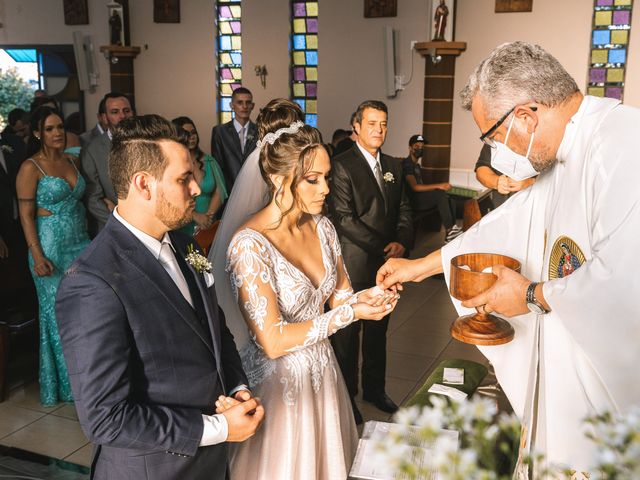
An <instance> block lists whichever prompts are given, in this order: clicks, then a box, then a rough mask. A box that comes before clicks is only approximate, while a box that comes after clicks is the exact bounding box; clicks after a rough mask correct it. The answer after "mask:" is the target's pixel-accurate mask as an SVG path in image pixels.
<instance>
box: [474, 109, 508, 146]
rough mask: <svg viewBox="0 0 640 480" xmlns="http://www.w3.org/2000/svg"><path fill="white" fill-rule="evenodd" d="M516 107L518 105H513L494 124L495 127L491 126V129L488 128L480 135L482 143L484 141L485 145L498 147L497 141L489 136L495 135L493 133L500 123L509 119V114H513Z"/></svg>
mask: <svg viewBox="0 0 640 480" xmlns="http://www.w3.org/2000/svg"><path fill="white" fill-rule="evenodd" d="M516 107H517V105H516V106H514V107H512V108H511V110H509V111H508V112H507V113H505V114H504V115H503V116H502V117H500V120H498V121H497V122H496V123H494V124H493V127H491V128H490V129H489V130H487V131H486V132H484V133H483V134H482V135H480V141H481V142H482V143H484V144H485V145H488V146H490V147H491V148H496V142H494V141H493V138H489V136H490V135H493V133H494V132H495V131H496V130H497V129H498V128H500V125H502V124H503V123H504V121H505V120H506V119H507V117H508V116H509V115H511V113H512V112H513V111H514V110H515V109H516Z"/></svg>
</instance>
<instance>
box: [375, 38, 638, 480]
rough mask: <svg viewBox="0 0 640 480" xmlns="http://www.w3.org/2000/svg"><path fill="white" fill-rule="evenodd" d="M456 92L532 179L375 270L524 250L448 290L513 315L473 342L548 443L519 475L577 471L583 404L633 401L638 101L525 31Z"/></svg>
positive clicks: (500, 150)
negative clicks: (491, 341)
mask: <svg viewBox="0 0 640 480" xmlns="http://www.w3.org/2000/svg"><path fill="white" fill-rule="evenodd" d="M461 97H462V103H463V106H464V108H465V109H467V110H471V112H472V114H473V117H474V120H475V121H476V123H477V125H478V127H479V128H480V130H481V132H483V135H482V137H481V140H483V141H484V142H485V143H487V144H489V145H490V146H491V147H492V164H493V165H494V166H499V167H500V168H502V169H503V173H505V174H507V175H510V176H512V175H513V174H515V175H516V176H520V177H521V178H526V177H527V176H530V175H532V174H537V173H538V172H539V176H538V179H537V181H536V182H535V183H534V185H533V186H532V187H531V188H529V189H527V190H524V191H521V192H519V193H518V194H517V195H515V196H513V197H512V198H510V199H509V200H508V201H507V202H506V203H505V204H504V205H503V206H501V207H500V208H498V209H496V210H494V211H493V212H491V213H489V214H488V215H487V216H485V217H484V218H482V220H481V221H480V222H478V223H477V224H476V225H474V226H473V227H472V228H470V229H469V230H468V231H467V232H465V233H464V234H463V235H462V236H460V237H458V238H456V239H455V240H454V241H452V242H451V243H449V244H447V245H446V246H444V247H443V248H442V249H441V250H439V251H437V252H434V253H432V254H431V255H429V256H427V257H425V258H422V259H419V260H413V261H412V260H405V259H393V260H390V261H389V262H387V263H386V264H385V265H384V266H383V267H382V268H381V269H380V271H379V272H378V283H379V284H381V283H384V285H385V286H391V285H392V284H400V283H402V282H406V281H419V280H422V279H424V278H426V277H427V276H430V275H433V274H436V273H439V272H443V271H444V274H445V278H446V279H447V282H448V281H449V272H450V260H451V258H453V257H454V256H456V255H459V254H462V253H472V252H473V253H475V252H478V253H480V252H487V253H499V254H503V255H508V256H510V257H513V258H516V259H518V260H519V261H520V262H521V263H522V270H521V274H519V273H516V272H514V271H512V270H508V269H506V268H504V267H500V266H497V267H494V269H493V272H494V273H495V274H496V275H497V276H498V281H497V282H496V284H495V285H494V286H493V287H492V288H491V289H489V290H487V291H486V292H485V293H483V294H481V295H479V296H478V297H476V298H474V299H471V300H469V301H467V302H464V303H463V304H461V303H460V302H459V301H457V300H455V299H452V300H453V302H454V304H455V306H456V308H457V310H458V312H459V313H460V314H467V313H471V312H473V308H477V309H478V310H479V311H481V310H485V311H486V312H495V313H496V314H499V315H500V316H502V317H503V318H508V319H509V321H510V323H511V324H512V325H513V327H514V329H515V338H514V340H513V341H512V342H510V343H508V344H506V345H501V346H487V347H479V348H480V350H481V351H482V353H483V354H484V355H485V356H486V357H487V358H488V359H489V360H490V361H491V363H492V364H493V366H494V368H495V370H496V374H497V377H498V380H499V381H500V384H501V385H502V387H503V389H504V391H505V393H506V394H507V396H508V398H509V400H510V402H511V405H512V406H513V408H514V411H515V412H516V414H517V415H518V416H519V417H520V419H521V421H522V425H523V436H522V439H521V447H522V452H530V453H534V452H535V453H542V454H544V456H545V461H544V462H542V464H541V465H537V466H536V467H534V470H533V471H527V467H526V466H524V465H520V466H519V468H518V471H517V472H516V473H515V474H514V476H515V477H517V478H527V477H528V476H531V477H533V478H537V477H538V476H539V475H540V473H539V472H541V469H542V468H544V467H545V466H549V467H557V466H561V467H566V468H569V469H572V470H575V475H574V477H575V478H583V476H584V477H586V475H587V474H588V472H589V467H590V466H591V465H593V464H594V460H595V457H596V447H595V444H594V443H592V442H591V441H590V440H589V439H587V437H586V436H585V433H586V432H587V431H588V430H589V426H588V425H586V424H585V423H584V419H585V417H587V416H590V415H593V414H595V413H597V412H602V411H606V410H608V411H611V412H613V413H624V412H627V411H628V409H629V407H631V406H632V405H634V404H636V405H637V404H640V385H639V382H638V373H637V370H638V368H639V366H640V252H639V251H638V250H639V249H638V245H639V243H638V237H640V110H639V109H637V108H632V107H628V106H625V105H622V104H621V103H620V102H619V101H618V100H614V99H608V98H598V97H591V96H583V95H582V94H581V93H580V91H579V89H578V87H577V85H576V83H575V81H574V80H573V79H572V78H571V77H570V75H569V74H568V73H567V72H566V71H565V70H564V68H563V67H562V66H561V65H560V64H559V63H558V61H557V60H556V59H555V58H554V57H552V56H551V55H550V54H548V53H547V52H545V51H544V50H543V49H541V48H540V47H538V46H534V45H530V44H527V43H524V42H514V43H511V44H505V45H502V46H500V47H498V48H496V49H495V50H494V51H493V52H492V53H491V55H490V56H489V57H488V58H487V59H485V60H484V61H483V62H482V63H481V64H480V65H479V66H478V67H477V69H476V71H475V72H474V73H473V74H472V76H471V77H470V79H469V81H468V83H467V86H466V87H465V89H464V90H463V91H462V93H461ZM505 169H506V170H509V171H504V170H505ZM545 463H546V465H545ZM536 472H537V473H536Z"/></svg>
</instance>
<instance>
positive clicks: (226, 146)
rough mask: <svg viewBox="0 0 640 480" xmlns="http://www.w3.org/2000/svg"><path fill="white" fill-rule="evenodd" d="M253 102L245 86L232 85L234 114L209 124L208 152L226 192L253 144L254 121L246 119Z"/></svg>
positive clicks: (255, 137) (254, 145) (256, 134)
mask: <svg viewBox="0 0 640 480" xmlns="http://www.w3.org/2000/svg"><path fill="white" fill-rule="evenodd" d="M254 106H255V104H254V103H253V95H252V94H251V92H250V91H249V89H248V88H244V87H240V88H236V89H235V90H234V91H233V95H232V96H231V110H233V113H235V118H234V119H233V120H231V121H230V122H227V123H224V124H222V125H218V126H215V127H213V130H212V131H211V154H212V155H213V156H214V158H215V159H216V160H217V161H218V163H219V164H220V167H221V168H222V173H223V174H224V181H225V183H226V184H227V190H228V191H229V192H230V191H231V188H232V187H233V184H234V182H235V181H236V177H237V176H238V173H239V172H240V169H241V168H242V165H243V164H244V161H245V160H246V159H247V157H248V156H249V154H250V153H251V152H252V151H253V150H254V149H255V148H256V142H257V141H258V131H257V129H256V124H255V123H253V122H252V121H251V119H250V117H251V112H252V111H253V107H254Z"/></svg>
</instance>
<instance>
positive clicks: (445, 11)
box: [433, 0, 449, 41]
mask: <svg viewBox="0 0 640 480" xmlns="http://www.w3.org/2000/svg"><path fill="white" fill-rule="evenodd" d="M448 16H449V7H447V5H446V4H445V0H440V4H439V5H438V6H437V7H436V9H435V11H434V12H433V33H434V35H433V40H434V41H435V40H442V41H444V40H445V38H444V33H445V31H446V29H447V17H448Z"/></svg>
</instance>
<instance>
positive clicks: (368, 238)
mask: <svg viewBox="0 0 640 480" xmlns="http://www.w3.org/2000/svg"><path fill="white" fill-rule="evenodd" d="M331 178H332V180H331V192H330V194H329V210H330V213H331V219H332V221H333V224H334V225H335V227H336V230H337V231H338V234H339V235H340V236H344V237H346V238H348V239H349V240H350V241H351V242H353V243H354V244H356V245H357V246H358V247H360V248H361V249H363V250H364V251H365V252H367V253H369V254H370V255H376V256H378V257H384V255H385V254H384V247H386V246H387V244H386V242H385V240H384V238H382V237H381V236H380V235H379V234H378V233H377V232H375V231H374V230H372V229H371V228H370V227H369V226H367V225H366V224H365V223H363V222H362V221H360V219H359V218H358V215H357V212H355V211H354V209H353V196H354V191H353V184H352V182H351V179H350V177H349V174H348V172H347V170H346V168H345V167H344V165H343V164H342V163H341V162H339V161H334V162H333V164H332V173H331Z"/></svg>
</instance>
